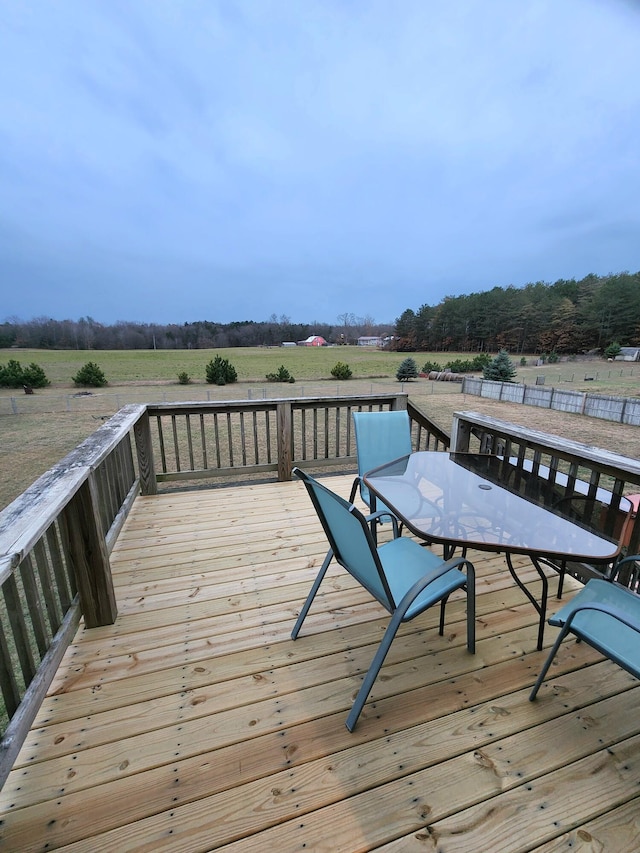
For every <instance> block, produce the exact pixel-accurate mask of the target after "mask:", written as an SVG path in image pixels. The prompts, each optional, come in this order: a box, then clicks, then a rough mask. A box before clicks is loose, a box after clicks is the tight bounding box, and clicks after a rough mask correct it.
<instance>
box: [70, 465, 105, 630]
mask: <svg viewBox="0 0 640 853" xmlns="http://www.w3.org/2000/svg"><path fill="white" fill-rule="evenodd" d="M99 500H100V497H99V494H98V487H97V484H96V481H95V475H94V474H93V472H92V473H91V474H90V475H89V477H88V478H87V479H86V480H85V482H84V483H83V484H82V485H81V486H80V488H79V489H78V491H77V493H76V494H75V495H74V496H73V498H72V499H71V500H70V501H69V503H68V504H67V506H66V507H65V509H64V510H63V512H62V514H61V516H60V521H61V525H60V528H61V531H62V534H63V537H64V539H65V547H66V548H67V550H68V554H69V560H70V562H71V565H72V566H73V571H74V573H75V578H76V583H77V585H78V592H79V593H80V607H81V609H82V614H83V616H84V621H85V625H86V626H87V628H97V627H99V626H101V625H112V624H113V623H114V622H115V621H116V616H117V615H118V608H117V605H116V597H115V592H114V589H113V578H112V576H111V565H110V563H109V554H108V552H107V543H106V540H105V537H104V533H103V531H102V526H101V524H100V512H99Z"/></svg>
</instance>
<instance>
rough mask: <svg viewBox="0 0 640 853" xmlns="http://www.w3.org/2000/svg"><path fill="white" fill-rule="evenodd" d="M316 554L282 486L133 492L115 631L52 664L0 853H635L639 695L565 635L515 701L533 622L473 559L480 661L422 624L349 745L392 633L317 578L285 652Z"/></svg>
mask: <svg viewBox="0 0 640 853" xmlns="http://www.w3.org/2000/svg"><path fill="white" fill-rule="evenodd" d="M331 484H332V487H333V488H335V489H336V490H337V491H339V492H340V493H342V494H348V490H349V485H350V478H346V477H334V478H331ZM325 551H326V543H325V540H324V539H323V535H322V532H321V530H320V528H319V524H318V522H317V520H316V517H315V515H314V514H313V510H312V507H311V504H310V502H309V499H308V497H307V495H306V493H305V492H304V490H303V487H302V485H301V484H300V483H298V482H294V483H274V484H270V485H250V486H249V485H248V486H243V487H240V488H219V489H213V490H210V491H194V492H190V493H180V494H178V493H176V494H171V495H164V496H160V497H149V498H138V500H137V501H136V503H135V506H134V509H133V512H132V514H131V516H130V517H129V520H128V521H127V524H126V526H125V529H124V531H123V533H122V534H121V536H120V539H119V541H118V544H117V547H116V549H115V551H114V553H113V555H112V564H113V568H114V571H115V580H116V584H117V597H118V606H119V616H118V619H117V622H116V624H115V625H113V626H111V627H109V628H99V629H94V630H83V629H81V630H80V631H79V633H78V636H77V639H76V642H75V643H74V645H73V646H72V647H71V648H70V649H69V651H68V653H67V655H66V657H65V659H64V661H63V664H62V666H61V668H60V670H59V673H58V676H57V678H56V680H55V682H54V684H53V685H52V688H51V690H50V692H49V695H48V697H47V698H46V700H45V702H44V704H43V707H42V709H41V712H40V714H39V717H38V719H37V721H36V725H35V726H34V728H33V730H32V732H31V733H30V735H29V737H28V739H27V741H26V743H25V745H24V748H23V750H22V752H21V754H20V757H19V760H18V762H17V764H16V766H15V768H14V770H13V772H12V773H11V774H10V776H9V778H8V780H7V782H6V784H5V786H4V789H3V791H2V793H1V795H0V799H1V809H2V823H1V827H0V849H1V850H11V851H23V853H26V851H44V850H47V851H50V850H58V849H63V850H65V851H69V853H71V851H73V853H79V851H92V853H93V851H98V850H100V851H118V853H121V851H129V850H135V851H153V853H157V851H208V850H213V849H218V848H220V847H224V849H225V850H227V851H245V850H255V851H261V853H262V851H271V850H274V851H279V853H283V851H292V850H307V851H328V853H336V852H337V851H340V853H345V851H356V850H372V849H378V850H384V851H385V852H386V851H388V853H391V851H410V850H411V851H412V850H416V851H455V853H461V851H472V853H482V852H483V851H489V850H491V851H520V850H523V851H524V850H537V851H545V853H547V851H557V850H573V851H575V850H589V851H595V850H611V851H616V853H620V851H637V850H638V849H640V713H639V707H640V688H639V686H638V682H637V681H635V680H634V679H632V678H631V676H628V675H627V674H625V673H623V672H622V671H621V670H619V669H618V668H617V667H616V666H614V665H613V664H610V663H608V662H602V661H601V660H600V659H599V657H598V655H596V654H595V653H594V652H593V651H592V650H590V649H589V648H588V647H586V646H585V645H584V644H581V645H577V644H575V643H574V642H572V641H569V642H568V643H566V644H565V646H564V648H563V649H562V650H561V652H560V654H559V655H558V658H557V665H556V666H555V667H554V668H553V669H552V674H551V676H550V678H549V680H548V682H547V683H546V684H545V685H544V686H543V688H542V689H541V692H540V695H539V699H538V701H537V702H536V703H534V704H532V703H530V702H529V701H528V700H527V695H528V691H529V689H530V687H531V685H532V683H533V681H534V679H535V676H536V674H537V672H538V671H539V668H540V666H541V664H542V661H543V659H544V655H545V652H536V651H535V650H534V649H535V641H536V618H535V614H534V612H533V610H532V608H531V606H530V605H529V604H528V603H527V602H526V601H525V600H524V598H523V596H522V593H521V592H519V591H518V590H517V588H515V587H514V585H513V583H512V581H511V580H510V577H509V575H508V573H507V571H506V570H505V567H504V563H503V559H502V558H501V557H499V556H491V555H487V554H479V553H476V554H472V555H471V557H472V559H473V560H474V562H475V564H476V569H477V573H478V578H479V580H478V596H477V610H478V623H477V637H478V643H477V653H476V654H475V656H472V655H469V654H468V653H467V651H466V649H465V628H464V599H463V598H452V600H451V601H450V603H449V607H448V618H447V629H446V634H445V636H444V637H439V636H438V634H437V630H436V629H435V624H436V619H437V612H436V610H434V611H433V612H429V613H427V614H425V615H424V616H423V617H421V618H420V619H417V620H415V621H414V622H412V623H410V624H409V625H408V626H405V628H404V629H402V630H401V632H400V634H399V635H398V637H397V638H396V641H395V643H394V645H393V647H392V650H391V653H390V655H389V658H388V660H387V662H386V664H385V666H384V667H383V669H382V672H381V674H380V676H379V678H378V680H377V682H376V684H375V686H374V689H373V692H372V696H371V699H370V701H369V703H368V704H367V705H366V706H365V709H364V712H363V714H362V716H361V718H360V722H359V724H358V727H357V728H356V730H355V732H354V733H353V734H349V733H348V732H347V730H346V728H345V725H344V721H345V718H346V714H347V711H348V709H349V707H350V705H351V702H352V700H353V697H354V695H355V692H356V691H357V688H358V685H359V683H360V680H361V677H362V673H363V671H365V670H366V669H367V667H368V665H369V663H370V661H371V658H372V656H373V653H374V649H375V646H376V644H377V643H378V641H379V639H380V637H381V632H382V630H383V628H384V626H385V624H386V618H385V616H384V613H383V612H382V611H381V608H380V607H379V606H378V605H377V604H376V603H374V602H372V601H371V600H370V599H369V597H368V596H367V594H366V593H364V592H363V591H362V590H361V589H359V588H357V587H356V586H355V584H354V583H352V582H351V580H350V578H349V577H348V576H346V575H345V574H344V573H343V572H342V571H341V570H339V569H338V568H334V569H333V570H330V574H329V576H328V577H327V580H326V581H325V586H324V589H323V590H322V589H321V594H320V596H319V597H318V599H317V600H316V603H315V604H314V606H313V608H312V610H311V612H310V614H309V616H308V618H307V621H306V623H305V625H304V628H303V632H302V634H301V636H300V638H299V639H298V640H297V641H296V642H295V643H294V642H292V641H291V640H290V639H289V633H290V631H291V628H292V626H293V622H294V619H295V616H296V614H297V612H298V608H299V607H300V605H301V604H302V602H303V600H304V597H305V596H306V594H307V592H308V590H309V587H310V585H311V582H312V579H313V577H314V576H315V573H316V571H317V567H318V565H319V564H320V562H321V560H322V558H323V556H324V553H325ZM533 578H534V573H533V572H531V581H532V583H533ZM553 588H554V589H555V584H554V586H553ZM567 594H568V595H570V594H571V591H570V590H568V592H567ZM554 606H555V602H553V601H552V607H554ZM554 633H555V632H554V629H550V628H548V629H547V636H546V643H547V644H549V643H550V642H551V640H552V639H553V636H554Z"/></svg>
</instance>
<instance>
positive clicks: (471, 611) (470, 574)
mask: <svg viewBox="0 0 640 853" xmlns="http://www.w3.org/2000/svg"><path fill="white" fill-rule="evenodd" d="M466 568H467V583H466V584H465V587H464V589H465V592H466V594H467V651H469V652H471V654H472V655H474V654H475V653H476V570H475V567H474V565H473V563H469V562H467V564H466Z"/></svg>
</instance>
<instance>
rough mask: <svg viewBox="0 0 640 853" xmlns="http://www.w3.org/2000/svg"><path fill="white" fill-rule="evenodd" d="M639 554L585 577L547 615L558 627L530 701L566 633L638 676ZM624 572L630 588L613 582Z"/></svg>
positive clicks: (639, 644) (639, 617) (639, 625)
mask: <svg viewBox="0 0 640 853" xmlns="http://www.w3.org/2000/svg"><path fill="white" fill-rule="evenodd" d="M638 560H640V557H638V556H629V557H624V558H623V559H622V560H620V561H619V562H618V563H616V565H615V566H614V568H613V570H612V571H611V574H610V575H609V577H608V578H607V579H606V580H601V579H599V578H595V579H591V580H589V581H587V583H586V584H585V586H584V587H583V588H582V589H581V590H580V592H579V593H578V594H577V595H576V596H575V598H573V599H572V600H571V601H570V602H568V603H567V604H565V606H564V607H563V608H562V609H561V610H559V611H558V612H557V613H556V614H554V615H553V616H552V617H551V618H550V619H549V624H550V625H554V626H556V627H559V628H560V633H559V634H558V637H557V639H556V641H555V643H554V644H553V647H552V649H551V651H550V652H549V656H548V657H547V659H546V661H545V663H544V666H543V667H542V671H541V673H540V675H539V676H538V678H537V680H536V683H535V684H534V686H533V689H532V691H531V694H530V695H529V699H530V700H531V701H532V702H533V700H534V699H535V698H536V695H537V693H538V690H539V689H540V685H541V684H542V682H543V681H544V677H545V676H546V674H547V671H548V670H549V667H550V666H551V662H552V660H553V659H554V657H555V655H556V652H557V651H558V649H559V648H560V643H562V641H563V640H564V639H565V637H566V636H567V635H568V634H574V635H575V636H576V637H577V638H578V640H584V641H585V643H588V644H589V645H590V646H593V648H594V649H596V650H597V651H599V652H600V653H601V654H602V655H604V656H605V657H607V658H609V660H612V661H613V662H614V663H617V664H618V666H620V667H622V668H623V669H626V670H627V672H630V673H631V674H632V675H635V677H636V678H640V595H638V593H637V592H634V591H633V589H635V590H638V589H639V588H640V574H639V568H638V562H637V561H638ZM620 574H624V575H625V581H628V582H629V584H630V586H631V587H632V589H628V588H627V587H625V586H621V585H620V584H618V583H616V582H615V579H616V577H618V575H620Z"/></svg>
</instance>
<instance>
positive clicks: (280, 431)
mask: <svg viewBox="0 0 640 853" xmlns="http://www.w3.org/2000/svg"><path fill="white" fill-rule="evenodd" d="M276 425H277V443H278V480H280V481H281V482H285V481H287V480H290V479H291V470H292V468H293V461H292V452H293V413H292V410H291V400H280V401H279V402H278V403H277V404H276Z"/></svg>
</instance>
